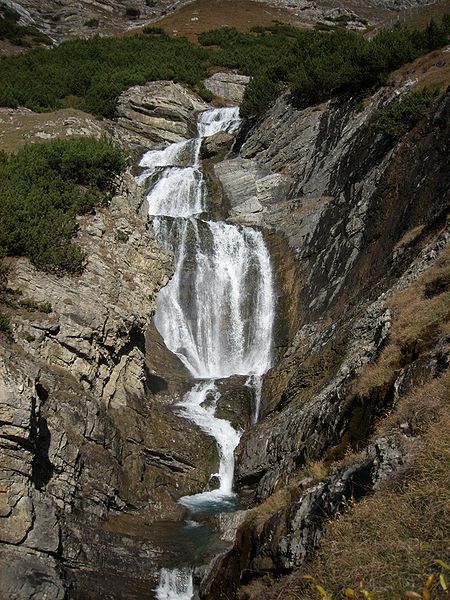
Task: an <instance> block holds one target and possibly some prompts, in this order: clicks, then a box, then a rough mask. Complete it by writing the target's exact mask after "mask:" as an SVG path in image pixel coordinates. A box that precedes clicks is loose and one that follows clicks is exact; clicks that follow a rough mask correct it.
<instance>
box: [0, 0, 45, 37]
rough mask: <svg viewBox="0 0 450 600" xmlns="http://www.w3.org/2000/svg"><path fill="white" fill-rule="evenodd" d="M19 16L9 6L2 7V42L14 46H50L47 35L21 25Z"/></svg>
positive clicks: (0, 27) (0, 24)
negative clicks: (5, 41) (4, 41)
mask: <svg viewBox="0 0 450 600" xmlns="http://www.w3.org/2000/svg"><path fill="white" fill-rule="evenodd" d="M18 21H19V15H18V14H17V13H16V12H15V11H14V10H12V9H11V8H8V7H7V6H2V7H0V40H7V41H8V42H10V43H11V44H13V45H14V46H25V47H31V46H32V45H33V44H49V43H50V40H49V39H48V37H47V36H46V35H44V34H43V33H41V32H40V31H38V30H37V29H36V28H35V27H32V26H30V25H19V24H18Z"/></svg>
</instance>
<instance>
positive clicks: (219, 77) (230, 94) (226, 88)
mask: <svg viewBox="0 0 450 600" xmlns="http://www.w3.org/2000/svg"><path fill="white" fill-rule="evenodd" d="M249 81H250V77H247V76H246V75H238V74H236V73H214V75H211V77H208V79H205V81H204V82H203V85H204V86H205V88H206V89H207V90H209V91H210V92H212V93H213V94H214V95H215V96H219V97H220V98H222V99H223V100H225V101H226V102H228V103H229V104H233V105H236V104H240V103H241V102H242V100H243V98H244V92H245V88H246V86H247V84H248V82H249Z"/></svg>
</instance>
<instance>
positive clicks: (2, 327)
mask: <svg viewBox="0 0 450 600" xmlns="http://www.w3.org/2000/svg"><path fill="white" fill-rule="evenodd" d="M0 332H1V333H11V324H10V322H9V318H8V316H7V315H5V314H4V313H2V312H0Z"/></svg>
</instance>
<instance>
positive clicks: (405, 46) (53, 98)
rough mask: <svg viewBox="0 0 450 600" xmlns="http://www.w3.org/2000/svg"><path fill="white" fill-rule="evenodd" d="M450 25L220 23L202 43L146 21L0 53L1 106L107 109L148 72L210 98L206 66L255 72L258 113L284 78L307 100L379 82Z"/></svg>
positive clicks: (248, 97) (436, 41)
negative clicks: (371, 29)
mask: <svg viewBox="0 0 450 600" xmlns="http://www.w3.org/2000/svg"><path fill="white" fill-rule="evenodd" d="M449 31H450V25H449V20H448V19H445V20H444V21H443V23H442V25H440V26H438V25H436V24H435V23H434V22H431V23H430V24H429V25H428V27H427V28H426V29H425V30H422V31H419V30H411V29H404V28H401V27H397V28H394V29H393V30H384V31H381V32H380V33H379V34H378V35H377V36H376V37H374V38H373V39H372V40H368V39H366V38H365V37H363V36H362V35H360V34H358V33H355V32H352V31H347V30H345V29H342V28H340V27H335V28H334V29H333V30H332V31H329V32H325V33H324V32H320V31H306V30H300V29H296V28H294V27H291V26H288V25H282V24H278V25H275V26H273V27H270V28H261V27H258V28H255V29H254V30H253V31H252V32H250V33H242V32H238V31H236V30H235V29H233V28H228V27H224V28H222V29H217V30H214V31H210V32H207V33H203V34H201V35H200V36H199V41H200V43H201V44H202V47H198V46H196V45H194V44H192V43H190V42H189V41H188V40H186V39H184V38H177V37H170V36H169V35H168V34H166V33H165V32H164V31H163V30H162V29H160V28H155V27H152V26H147V27H145V28H144V33H142V34H140V35H136V36H130V37H121V38H119V37H116V38H100V37H94V38H91V39H88V40H73V41H68V42H64V43H62V44H60V45H59V46H57V47H55V48H52V49H49V50H46V49H36V50H33V51H31V52H29V53H27V54H26V55H22V56H15V57H7V58H3V59H1V60H0V66H1V68H0V105H3V106H12V107H15V106H18V105H23V106H27V107H28V108H31V109H32V110H35V111H48V110H54V109H57V108H64V107H67V106H72V107H74V108H80V109H82V110H85V111H87V112H91V113H93V114H96V115H100V116H105V117H110V116H113V115H114V112H115V107H116V103H117V97H118V95H119V94H120V93H121V92H122V91H123V90H124V89H126V88H127V87H129V86H131V85H137V84H143V83H145V82H146V81H151V80H158V79H170V80H173V81H181V82H184V83H186V84H188V85H191V86H192V87H194V88H196V89H197V90H199V91H200V93H201V94H202V95H203V96H204V97H205V98H206V99H209V98H210V95H209V94H208V93H207V92H206V91H205V90H204V89H203V88H202V86H201V82H202V80H203V79H204V78H205V77H206V75H207V73H208V70H211V69H215V68H217V67H222V68H223V67H225V68H230V69H237V70H239V71H240V72H242V73H244V74H247V75H250V76H252V81H251V83H250V84H249V86H248V87H247V91H246V94H245V98H244V102H243V104H242V107H241V110H242V113H243V115H244V116H246V117H254V116H259V115H261V114H262V113H263V112H264V111H265V110H266V109H267V107H268V106H269V105H270V103H271V102H273V100H274V99H275V97H276V95H277V94H278V92H279V91H280V89H281V88H282V86H290V88H291V89H292V92H293V99H294V101H295V102H296V103H297V105H299V106H303V105H307V104H310V103H314V102H320V101H323V100H326V99H328V98H330V97H331V96H333V95H334V94H338V93H341V92H346V91H349V92H358V93H360V92H361V91H364V90H366V89H368V88H370V87H373V86H376V85H379V84H380V83H383V82H384V81H385V80H386V77H387V75H388V73H389V72H391V71H392V70H393V69H396V68H398V67H400V66H401V65H403V64H404V63H406V62H409V61H411V60H413V59H415V58H417V57H418V56H419V55H420V54H424V53H426V52H428V51H429V50H432V49H434V48H437V47H440V46H442V45H444V44H446V43H447V40H448V36H449Z"/></svg>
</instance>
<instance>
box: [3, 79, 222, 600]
mask: <svg viewBox="0 0 450 600" xmlns="http://www.w3.org/2000/svg"><path fill="white" fill-rule="evenodd" d="M152 85H153V88H152V89H154V87H155V86H154V84H152ZM161 90H162V91H161ZM177 91H178V93H179V90H178V88H177V86H176V85H173V84H168V85H164V84H160V93H159V94H156V95H155V98H154V99H153V106H154V108H155V110H156V112H157V113H159V114H160V113H161V112H162V107H164V106H167V105H168V103H169V101H170V98H172V96H173V94H176V93H177ZM141 92H142V94H143V96H142V99H141V102H142V103H144V101H145V97H146V96H145V94H146V92H147V90H146V89H145V88H143V89H142V90H141ZM164 92H166V95H165V96H164ZM134 98H135V99H136V93H135V95H134ZM183 99H184V105H183V106H181V104H180V102H178V103H174V106H173V107H172V112H171V115H172V117H173V119H176V118H177V116H176V113H177V110H179V111H181V112H183V111H184V112H183V118H184V119H185V122H184V124H183V125H180V127H181V126H182V127H183V128H184V129H183V131H186V132H187V131H188V128H189V124H188V119H190V118H191V117H192V115H193V113H194V110H195V109H196V108H198V106H197V105H195V106H194V105H193V102H194V103H195V102H196V99H195V97H193V96H189V94H188V93H187V92H185V93H184V96H183ZM159 105H161V106H160V107H159V108H158V106H159ZM199 106H200V105H199ZM12 112H13V111H10V113H11V114H10V117H11V119H14V115H13V114H12ZM174 115H175V116H174ZM18 116H19V117H20V116H21V114H20V111H19V115H18ZM168 119H169V118H166V120H165V121H163V122H162V124H161V123H160V137H161V136H164V131H165V130H164V127H167V131H169V132H170V131H171V130H173V128H174V123H175V121H170V119H169V120H168ZM180 121H181V118H179V119H178V120H177V122H178V123H180ZM52 122H53V121H52ZM107 126H108V127H109V128H110V129H111V127H112V125H111V124H109V125H108V124H107ZM41 127H42V128H43V129H44V130H45V124H43V123H41ZM114 128H115V136H116V137H117V138H120V139H121V140H122V143H124V144H125V145H126V139H127V136H126V130H121V129H118V128H117V126H116V125H114ZM49 132H50V133H49V136H52V135H53V134H55V135H61V134H64V132H61V131H59V130H58V132H56V133H55V132H53V129H52V128H50V129H49ZM76 133H78V134H80V131H79V130H77V131H76ZM81 133H82V134H83V132H81ZM87 133H90V129H89V131H88V132H87ZM66 134H67V131H66ZM161 139H162V138H161ZM146 143H147V145H148V146H151V145H152V141H151V140H150V139H147V142H146ZM77 243H78V244H79V245H80V246H81V247H82V248H83V249H84V251H85V252H86V264H85V266H84V269H83V272H82V273H81V274H80V275H77V276H56V275H53V274H51V273H45V272H43V271H39V270H37V269H36V268H35V267H33V266H32V265H31V263H30V262H29V261H28V260H26V259H10V260H9V272H8V283H7V285H8V287H9V289H10V290H11V293H12V294H15V295H16V296H17V297H18V298H20V302H19V303H18V305H17V307H16V309H15V310H14V311H13V312H12V314H11V322H12V334H11V335H10V336H5V335H2V337H1V341H0V345H1V349H0V350H1V357H2V360H1V362H0V414H1V418H0V425H1V428H0V445H1V452H0V461H1V468H0V473H1V476H0V477H1V481H0V506H1V513H0V516H1V518H0V542H1V544H0V570H1V573H2V577H1V578H0V579H1V583H0V596H1V597H2V598H3V597H5V598H6V597H9V598H29V597H32V596H35V597H48V598H63V597H66V595H67V593H69V595H70V596H71V597H93V598H98V597H102V595H103V593H104V590H105V589H107V588H108V587H109V586H110V585H111V581H114V585H115V586H116V588H117V594H122V593H125V594H128V595H131V596H133V594H134V596H133V597H135V596H136V595H137V596H138V597H142V596H140V594H142V593H143V592H142V590H143V589H149V590H151V588H152V587H154V585H155V579H157V574H158V556H159V555H160V552H161V550H160V539H159V538H160V534H159V533H158V531H156V530H155V529H154V528H152V527H150V525H151V524H152V523H153V522H154V521H155V519H159V520H164V519H174V518H175V519H176V518H178V517H179V515H180V512H181V509H180V507H179V506H178V505H177V504H176V500H177V498H178V497H179V496H180V495H183V494H187V493H191V492H195V491H199V490H200V489H202V488H203V486H204V484H205V482H206V481H207V480H208V478H209V474H210V473H211V472H214V471H215V470H216V469H217V460H218V459H217V451H216V448H215V445H214V443H213V441H212V440H210V439H209V438H207V437H205V436H204V435H203V434H202V433H201V432H200V431H199V430H198V429H196V428H195V426H194V425H192V424H190V423H189V422H188V421H186V420H184V419H180V418H178V417H177V416H176V415H175V414H174V412H173V410H171V404H172V403H173V402H174V400H175V399H177V398H179V394H180V393H181V392H180V390H182V389H184V388H185V387H186V381H187V380H188V379H189V377H188V376H187V374H186V373H185V372H184V371H183V369H182V368H181V367H180V365H179V364H178V362H179V361H177V360H176V359H175V357H170V356H168V352H167V350H165V348H164V347H163V344H162V341H161V339H160V338H159V337H158V334H157V332H155V330H154V328H153V326H152V324H151V317H152V315H153V313H154V310H155V306H156V294H157V292H158V290H159V289H160V288H161V287H162V286H164V285H165V284H166V283H167V282H168V280H169V278H170V277H171V275H172V268H173V257H172V256H171V254H170V253H168V252H167V251H166V250H163V249H161V248H160V247H159V246H158V245H157V244H156V242H155V240H154V238H153V236H152V233H151V231H150V230H149V229H148V227H147V208H146V205H145V201H144V197H143V194H142V190H140V189H139V188H138V187H137V185H136V184H135V182H134V178H133V177H132V176H131V174H130V173H126V174H125V175H124V176H123V178H122V179H121V180H120V181H119V182H117V187H116V193H115V195H114V197H113V198H112V200H111V202H110V203H109V205H108V207H104V208H100V209H98V210H97V211H96V213H95V214H92V215H86V216H83V217H82V218H79V231H78V234H77ZM174 373H176V374H177V376H178V379H177V377H176V376H175V375H174ZM164 377H168V378H171V381H170V384H168V383H167V380H166V379H164ZM183 386H184V387H183ZM157 394H159V395H158V396H156V395H157ZM174 394H175V395H174ZM177 394H178V395H177ZM68 590H69V591H68ZM127 597H128V596H127Z"/></svg>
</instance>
